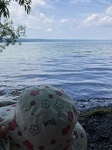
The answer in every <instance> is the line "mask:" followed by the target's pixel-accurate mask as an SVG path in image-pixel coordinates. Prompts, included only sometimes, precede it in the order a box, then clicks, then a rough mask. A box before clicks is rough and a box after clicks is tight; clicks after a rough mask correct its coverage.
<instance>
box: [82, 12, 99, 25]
mask: <svg viewBox="0 0 112 150" xmlns="http://www.w3.org/2000/svg"><path fill="white" fill-rule="evenodd" d="M97 17H98V13H96V14H92V15H90V16H89V17H87V18H86V19H85V20H84V21H83V23H84V24H85V25H91V24H93V23H96V19H97Z"/></svg>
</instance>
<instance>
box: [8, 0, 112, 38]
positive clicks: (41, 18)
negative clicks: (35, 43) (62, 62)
mask: <svg viewBox="0 0 112 150" xmlns="http://www.w3.org/2000/svg"><path fill="white" fill-rule="evenodd" d="M9 9H10V13H11V18H12V19H13V22H14V24H15V26H17V25H25V26H26V35H27V36H26V38H37V39H38V38H39V39H102V40H112V0H32V4H31V12H30V14H29V15H27V14H26V13H25V11H24V7H20V6H19V5H18V4H17V3H16V2H12V3H11V4H10V7H9Z"/></svg>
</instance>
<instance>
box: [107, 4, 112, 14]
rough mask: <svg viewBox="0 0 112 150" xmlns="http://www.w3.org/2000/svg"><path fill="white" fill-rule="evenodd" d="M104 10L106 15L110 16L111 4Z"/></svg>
mask: <svg viewBox="0 0 112 150" xmlns="http://www.w3.org/2000/svg"><path fill="white" fill-rule="evenodd" d="M105 12H106V14H107V15H109V16H112V6H110V7H109V8H107V9H106V11H105Z"/></svg>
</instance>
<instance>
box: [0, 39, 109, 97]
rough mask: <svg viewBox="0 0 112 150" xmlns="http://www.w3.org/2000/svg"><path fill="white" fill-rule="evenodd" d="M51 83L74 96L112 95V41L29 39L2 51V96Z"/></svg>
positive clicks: (0, 85)
mask: <svg viewBox="0 0 112 150" xmlns="http://www.w3.org/2000/svg"><path fill="white" fill-rule="evenodd" d="M42 83H49V84H52V85H55V86H57V87H61V88H63V89H64V90H65V91H66V92H68V93H69V94H70V95H71V96H72V97H73V98H74V99H76V100H83V99H91V98H93V99H95V98H103V99H104V98H112V41H72V42H69V41H68V42H67V41H66V42H55V41H54V42H29V43H22V45H21V46H19V45H15V46H10V47H8V48H7V49H6V50H4V51H3V52H2V53H0V95H1V97H3V96H11V92H12V91H14V90H22V89H23V88H24V87H25V86H29V85H38V84H42Z"/></svg>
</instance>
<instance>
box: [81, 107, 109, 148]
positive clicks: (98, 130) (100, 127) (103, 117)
mask: <svg viewBox="0 0 112 150" xmlns="http://www.w3.org/2000/svg"><path fill="white" fill-rule="evenodd" d="M79 122H80V123H81V124H82V126H83V127H84V129H85V131H86V133H87V138H88V150H112V107H103V108H95V109H92V110H88V111H85V112H81V113H80V114H79Z"/></svg>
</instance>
